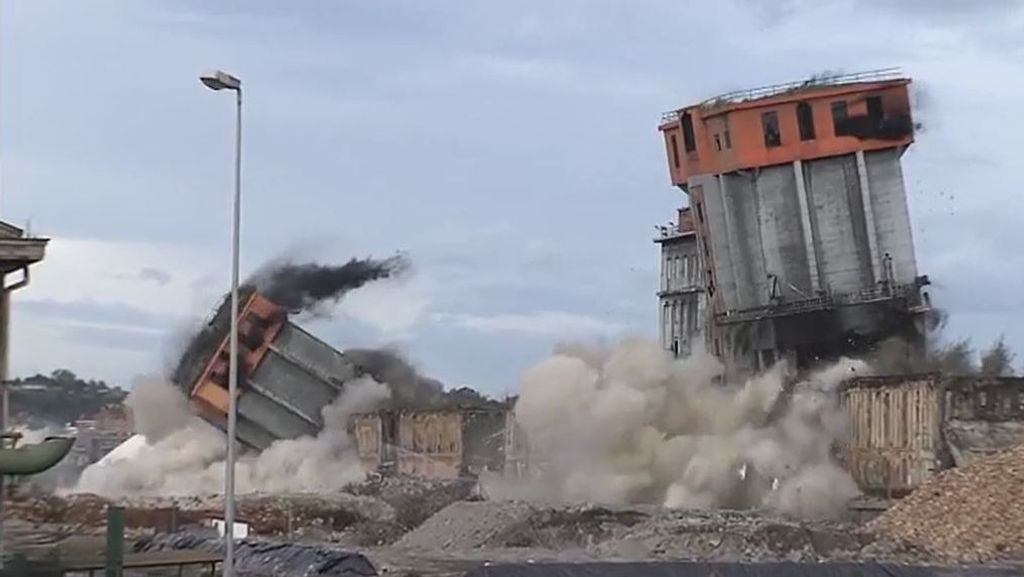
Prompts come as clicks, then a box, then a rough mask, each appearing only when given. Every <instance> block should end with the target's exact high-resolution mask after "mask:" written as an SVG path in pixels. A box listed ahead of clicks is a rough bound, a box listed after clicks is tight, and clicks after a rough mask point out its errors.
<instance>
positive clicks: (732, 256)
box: [705, 174, 744, 308]
mask: <svg viewBox="0 0 1024 577" xmlns="http://www.w3.org/2000/svg"><path fill="white" fill-rule="evenodd" d="M717 178H718V193H719V194H720V195H722V222H724V223H725V248H726V253H728V256H729V268H730V269H731V270H732V281H733V288H732V299H733V302H732V303H729V302H728V299H722V300H720V301H719V302H723V301H725V304H726V307H723V308H728V307H729V306H730V305H731V306H734V307H735V306H736V303H743V302H744V299H743V294H742V293H741V292H740V290H741V289H740V287H741V286H742V284H743V279H742V278H741V277H740V270H739V269H740V265H739V263H738V262H736V261H737V258H736V256H737V255H736V251H735V250H733V247H734V246H736V244H737V243H738V242H739V240H737V239H736V237H735V233H734V230H735V228H734V226H733V218H732V212H731V207H730V206H729V196H728V192H727V191H726V189H725V177H724V176H723V175H721V174H719V175H718V177H717ZM706 204H707V203H705V205H706ZM710 236H712V237H713V236H714V235H710ZM712 250H714V247H712ZM716 254H717V253H716ZM719 263H721V261H719ZM718 280H719V283H718V291H719V294H722V291H723V290H724V288H725V287H723V286H722V285H723V283H722V282H721V279H718Z"/></svg>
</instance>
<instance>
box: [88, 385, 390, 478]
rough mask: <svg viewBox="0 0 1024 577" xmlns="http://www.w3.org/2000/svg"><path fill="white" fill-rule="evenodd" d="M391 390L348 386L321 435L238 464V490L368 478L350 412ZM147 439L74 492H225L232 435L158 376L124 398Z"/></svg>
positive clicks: (91, 472) (96, 468) (329, 410)
mask: <svg viewBox="0 0 1024 577" xmlns="http://www.w3.org/2000/svg"><path fill="white" fill-rule="evenodd" d="M389 397H390V391H389V389H388V387H387V386H385V385H382V384H380V383H378V382H376V381H374V380H372V379H370V378H365V377H364V378H361V379H357V380H355V381H352V382H349V383H346V385H345V390H344V391H343V392H342V393H341V395H339V396H338V398H337V399H336V400H335V402H334V403H332V404H331V405H329V406H327V407H324V409H323V413H322V414H323V419H324V429H323V430H322V431H321V432H320V434H319V435H317V436H316V437H315V438H314V437H303V438H299V439H289V440H280V441H277V442H275V443H274V444H273V445H271V446H270V447H268V448H267V449H266V450H265V451H263V452H262V453H260V454H258V455H247V456H243V457H241V458H240V459H239V461H238V463H237V465H236V473H235V483H236V490H237V492H239V493H254V492H261V493H263V492H265V493H286V492H318V491H332V490H338V489H340V488H341V487H343V486H344V485H346V484H348V483H352V482H358V481H361V480H362V479H363V478H364V477H365V472H364V471H363V469H362V467H361V466H360V464H359V460H358V457H357V455H356V451H355V445H354V442H353V441H352V440H351V439H350V438H349V436H348V434H347V432H346V422H347V420H348V417H349V416H350V415H352V414H354V413H358V412H363V411H370V410H374V409H376V408H378V407H379V406H380V405H381V404H383V403H384V402H385V401H387V400H388V398H389ZM125 402H126V403H127V404H128V405H129V406H130V407H131V409H132V411H133V415H134V418H135V422H136V423H137V426H138V428H139V433H140V435H141V436H142V438H133V439H131V440H129V441H128V443H130V444H131V446H130V451H129V450H128V449H126V450H125V454H124V455H116V454H115V453H116V452H117V450H115V453H112V454H111V455H109V456H108V457H111V458H108V459H104V460H102V461H100V462H99V463H96V464H94V465H91V466H89V467H88V468H87V469H85V471H83V472H82V475H81V477H80V478H79V480H78V483H77V485H76V486H75V487H74V489H73V492H76V493H96V494H99V495H104V496H110V497H119V496H125V495H168V496H180V495H210V494H217V493H221V492H223V488H224V469H225V467H224V453H225V436H224V434H223V433H222V432H220V431H218V430H217V429H215V428H213V427H212V426H210V425H209V424H207V423H206V422H204V421H202V420H201V419H199V418H198V417H196V416H194V415H192V414H191V413H190V412H189V410H188V407H187V404H186V402H185V399H184V396H183V395H182V394H181V393H180V392H179V391H178V390H177V389H175V388H174V386H173V385H170V384H168V383H166V382H164V381H162V380H159V379H146V380H143V381H141V382H139V383H137V384H136V385H135V387H134V388H133V389H132V392H131V394H130V395H129V397H128V399H126V401H125Z"/></svg>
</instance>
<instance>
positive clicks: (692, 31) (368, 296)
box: [0, 0, 1024, 393]
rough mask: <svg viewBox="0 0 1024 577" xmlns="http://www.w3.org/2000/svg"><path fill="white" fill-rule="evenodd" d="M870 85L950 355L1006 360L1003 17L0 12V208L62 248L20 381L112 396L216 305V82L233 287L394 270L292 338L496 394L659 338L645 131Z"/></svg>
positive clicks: (657, 190) (1017, 296)
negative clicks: (584, 347)
mask: <svg viewBox="0 0 1024 577" xmlns="http://www.w3.org/2000/svg"><path fill="white" fill-rule="evenodd" d="M896 6H898V8H897V7H896ZM887 66H901V67H902V68H903V70H904V71H905V72H906V73H907V74H909V75H911V76H912V77H913V78H914V80H915V82H914V87H915V88H914V89H915V92H916V97H915V102H916V104H917V110H916V114H917V117H918V119H919V120H920V121H921V122H923V123H924V125H925V130H924V131H923V132H921V133H920V134H919V136H918V140H917V143H916V144H915V145H914V147H913V148H912V149H911V150H910V151H909V152H908V153H907V155H906V156H905V174H906V178H907V186H908V196H909V202H910V205H911V212H912V218H913V225H914V239H915V242H916V244H917V254H918V260H919V268H920V270H921V271H922V272H923V273H927V274H929V275H930V277H931V278H932V280H933V282H934V283H935V285H936V287H935V289H934V291H933V298H934V300H935V301H936V302H937V303H938V304H939V305H940V306H943V307H945V308H947V309H949V310H950V312H951V320H950V323H949V326H948V328H947V331H946V334H947V335H949V336H955V337H970V338H972V339H973V341H974V342H975V343H977V344H987V343H988V342H990V341H992V340H993V339H995V338H996V337H998V336H999V335H1000V334H1002V333H1005V335H1006V337H1007V339H1008V341H1009V342H1010V344H1011V345H1012V346H1014V347H1015V348H1016V349H1017V350H1019V351H1021V352H1022V353H1024V328H1022V323H1021V320H1022V319H1024V290H1022V287H1024V250H1022V247H1024V225H1022V224H1021V222H1022V216H1024V199H1022V195H1024V186H1022V184H1024V176H1022V174H1024V172H1022V171H1021V170H1020V168H1019V166H1020V165H1019V162H1020V161H1019V157H1020V154H1021V150H1024V146H1022V145H1024V142H1022V141H1024V137H1022V128H1024V124H1022V121H1021V115H1020V112H1019V110H1020V104H1019V101H1020V98H1021V95H1022V94H1024V8H1022V5H1021V3H1020V2H1015V1H1009V0H1007V1H1000V0H986V1H974V0H963V1H960V0H943V1H926V0H900V1H891V2H890V1H886V0H838V1H833V2H829V1H812V0H789V1H779V0H764V1H756V0H733V1H725V0H721V1H719V0H713V1H707V2H696V1H681V0H629V1H625V0H620V1H617V2H616V1H611V0H559V1H557V2H555V1H551V0H544V1H542V0H517V1H516V2H504V3H498V2H481V1H479V0H450V1H440V0H438V1H430V0H363V1H354V0H353V1H344V2H343V1H340V0H337V1H333V2H317V1H312V0H310V1H304V2H271V1H253V0H248V1H244V2H243V1H237V2H216V3H213V2H206V1H202V0H192V1H189V0H181V1H164V2H157V1H153V2H125V1H120V2H115V1H90V2H76V1H71V0H66V1H63V2H57V1H42V0H6V1H5V2H3V5H2V8H0V163H2V167H0V180H2V189H0V217H2V218H3V219H5V220H9V221H11V222H12V223H14V224H17V225H25V224H26V223H30V227H31V231H32V232H33V233H35V234H39V235H45V236H48V237H51V238H52V239H53V240H52V242H51V243H50V246H49V250H48V257H47V260H46V261H45V262H44V263H43V264H41V265H39V266H37V267H35V268H34V269H33V277H32V284H31V286H30V287H29V288H27V289H25V290H23V291H21V292H19V293H17V296H16V299H15V307H14V324H13V329H12V330H13V338H14V342H13V346H12V364H13V372H14V373H15V374H16V375H24V374H28V373H34V372H37V371H41V372H50V371H51V370H53V369H55V368H58V367H64V368H69V369H71V370H73V371H75V372H77V373H79V374H82V375H85V376H88V377H93V378H102V379H106V380H108V381H111V382H113V383H116V384H120V385H125V386H127V385H128V384H130V381H131V378H132V376H133V375H136V374H138V373H149V372H154V371H161V370H163V369H164V367H165V366H166V363H167V359H168V358H169V357H170V356H172V355H173V351H174V350H175V347H176V343H177V341H179V340H180V338H181V335H182V334H184V333H185V331H187V329H188V327H189V326H190V325H191V324H193V323H195V322H196V321H195V319H196V318H197V317H202V316H204V315H205V314H207V312H208V310H209V308H210V307H211V306H212V305H213V304H214V301H215V300H216V298H217V297H218V295H219V294H220V293H221V292H222V291H224V290H226V288H227V282H228V281H227V279H228V276H227V270H228V267H227V265H228V264H229V253H228V240H229V234H230V231H229V228H228V225H229V222H230V221H229V215H230V196H229V195H230V190H231V183H232V180H231V178H232V172H231V159H232V156H231V155H232V148H231V147H232V132H231V131H232V126H233V125H232V122H233V115H232V113H233V110H232V106H233V103H232V100H231V98H230V96H229V95H227V94H224V93H213V92H210V91H208V90H205V89H204V88H203V87H202V86H201V85H200V84H199V83H198V81H197V80H196V76H197V75H198V74H199V73H200V72H202V71H203V70H205V69H208V68H213V67H219V68H223V69H226V70H229V71H231V72H233V73H236V74H237V75H239V76H240V77H241V78H242V79H243V82H244V84H245V87H246V110H245V123H246V125H245V131H246V132H245V153H244V155H245V180H244V189H245V190H244V194H245V206H244V231H243V243H244V253H243V257H242V263H243V274H245V273H246V272H251V271H252V270H253V269H255V268H256V267H258V266H259V265H260V264H261V263H263V262H264V261H265V260H266V259H268V258H271V257H274V256H280V255H282V254H284V255H293V256H295V257H296V258H300V259H306V258H310V259H317V260H321V261H328V262H341V261H343V260H346V259H348V258H349V257H352V256H366V255H381V256H387V255H390V254H392V253H393V252H395V251H396V250H403V251H406V252H408V253H409V255H410V256H411V257H412V259H413V260H414V262H415V267H416V270H415V274H414V275H413V276H412V277H411V278H410V279H407V280H405V281H402V282H397V283H390V284H384V285H378V286H376V287H370V288H366V289H363V290H360V291H358V292H357V293H353V294H352V295H351V296H350V298H349V299H348V300H347V301H346V302H345V303H343V305H342V306H341V307H340V310H339V311H338V313H337V314H336V315H335V318H334V319H331V320H316V321H313V322H310V323H307V324H308V325H309V328H310V329H311V330H313V331H314V332H316V333H317V334H318V335H321V336H322V337H324V338H326V339H327V340H329V341H331V342H332V343H334V344H336V345H340V346H352V345H360V346H366V345H374V344H396V345H398V346H400V347H402V348H403V349H404V350H406V351H407V352H408V354H409V355H410V356H411V358H412V359H413V360H414V361H415V362H416V363H417V364H418V365H420V366H421V367H422V368H423V370H424V372H426V373H428V374H430V375H432V376H436V377H438V378H441V379H443V380H445V381H446V382H447V383H448V384H449V385H473V386H478V387H480V388H483V389H484V390H487V391H490V392H494V393H501V392H507V391H511V390H515V388H516V387H517V381H518V375H519V372H520V371H521V370H522V369H524V368H525V367H527V366H529V365H530V364H531V363H534V362H536V361H538V360H540V359H541V358H543V356H544V355H545V354H547V353H548V351H549V350H550V348H551V346H552V344H553V343H555V342H557V341H559V340H562V339H567V338H568V339H579V338H582V339H590V338H605V339H608V338H614V337H615V336H616V335H620V334H624V333H638V334H646V335H650V336H652V337H653V336H654V335H656V333H657V324H656V309H657V306H656V297H655V295H654V292H655V290H656V288H657V285H658V283H657V264H658V250H657V247H656V246H655V245H654V244H652V242H651V237H652V233H653V232H654V228H653V227H654V225H655V224H658V223H663V222H666V221H667V220H669V219H670V218H671V217H672V215H673V209H674V208H675V207H676V206H678V205H680V204H681V203H682V200H683V199H682V194H681V193H680V192H679V191H677V190H675V189H673V188H672V187H671V186H669V183H668V177H667V169H666V165H665V154H664V151H663V150H662V145H661V142H660V139H659V133H658V131H657V123H658V120H659V116H660V114H661V112H663V111H665V110H668V109H673V108H677V107H680V106H682V105H684V104H688V103H692V102H694V101H698V100H703V99H704V98H706V97H709V96H711V95H713V94H716V93H719V92H723V91H727V90H732V89H737V88H743V87H753V86H759V85H764V84H771V83H777V82H784V81H788V80H795V79H802V78H804V77H807V76H809V75H811V74H814V73H819V72H822V71H825V70H830V71H846V72H852V71H858V70H865V69H873V68H879V67H887Z"/></svg>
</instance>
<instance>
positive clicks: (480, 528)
mask: <svg viewBox="0 0 1024 577" xmlns="http://www.w3.org/2000/svg"><path fill="white" fill-rule="evenodd" d="M395 546H396V547H397V548H409V549H415V550H429V551H445V552H449V553H451V554H453V555H458V554H466V553H468V552H473V551H486V550H494V551H499V550H509V549H523V550H534V551H535V550H541V549H546V550H549V551H557V552H560V553H566V552H577V553H580V554H585V555H587V556H591V557H593V558H599V559H618V560H646V559H660V560H681V559H686V560H708V561H747V562H754V561H810V562H818V561H826V560H863V559H871V560H891V561H900V562H911V561H914V562H916V561H922V560H927V556H926V555H925V553H924V552H923V551H921V550H919V549H918V548H915V547H913V546H909V545H906V544H904V543H903V542H902V541H899V540H893V539H880V538H879V537H878V536H876V535H874V534H872V533H870V532H867V531H864V530H862V529H858V528H857V527H855V526H852V525H847V524H843V523H824V522H820V523H808V522H801V521H795V520H790V519H784V518H777V517H770V516H765V515H761V514H759V513H753V512H734V511H682V510H667V509H659V508H655V507H635V508H606V507H596V506H590V505H582V506H554V505H540V504H535V503H526V502H517V501H487V502H475V503H474V502H461V503H455V504H453V505H451V506H449V507H447V508H445V509H444V510H442V511H441V512H440V513H438V514H437V515H435V516H434V517H432V518H430V519H428V520H427V521H426V522H425V523H423V524H422V525H421V526H420V527H418V528H416V529H415V530H413V531H411V532H409V533H408V534H406V535H405V536H404V537H402V539H400V540H398V542H396V543H395Z"/></svg>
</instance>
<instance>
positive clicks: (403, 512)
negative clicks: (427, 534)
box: [345, 476, 476, 530]
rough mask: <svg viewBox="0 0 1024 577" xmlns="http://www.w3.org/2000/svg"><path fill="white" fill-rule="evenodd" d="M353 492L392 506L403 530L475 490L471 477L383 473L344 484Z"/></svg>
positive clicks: (474, 482)
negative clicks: (438, 477)
mask: <svg viewBox="0 0 1024 577" xmlns="http://www.w3.org/2000/svg"><path fill="white" fill-rule="evenodd" d="M345 490H346V492H349V493H351V494H353V495H359V496H365V497H372V498H374V499H379V500H380V501H383V502H384V503H387V504H388V505H390V506H391V507H392V508H393V509H394V510H395V521H396V522H397V523H398V525H399V526H401V527H402V528H403V529H405V530H409V529H412V528H414V527H417V526H418V525H420V524H421V523H423V522H424V521H426V520H427V519H428V518H430V517H431V516H433V515H434V514H435V513H437V512H438V511H440V510H441V509H444V508H445V507H447V506H448V505H451V504H452V503H455V502H458V501H464V500H466V499H469V498H471V497H472V495H473V494H474V491H475V490H476V481H475V480H473V479H427V478H422V477H409V476H400V477H383V478H377V479H372V480H368V481H365V482H363V483H360V484H358V485H352V486H349V487H346V488H345Z"/></svg>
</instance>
